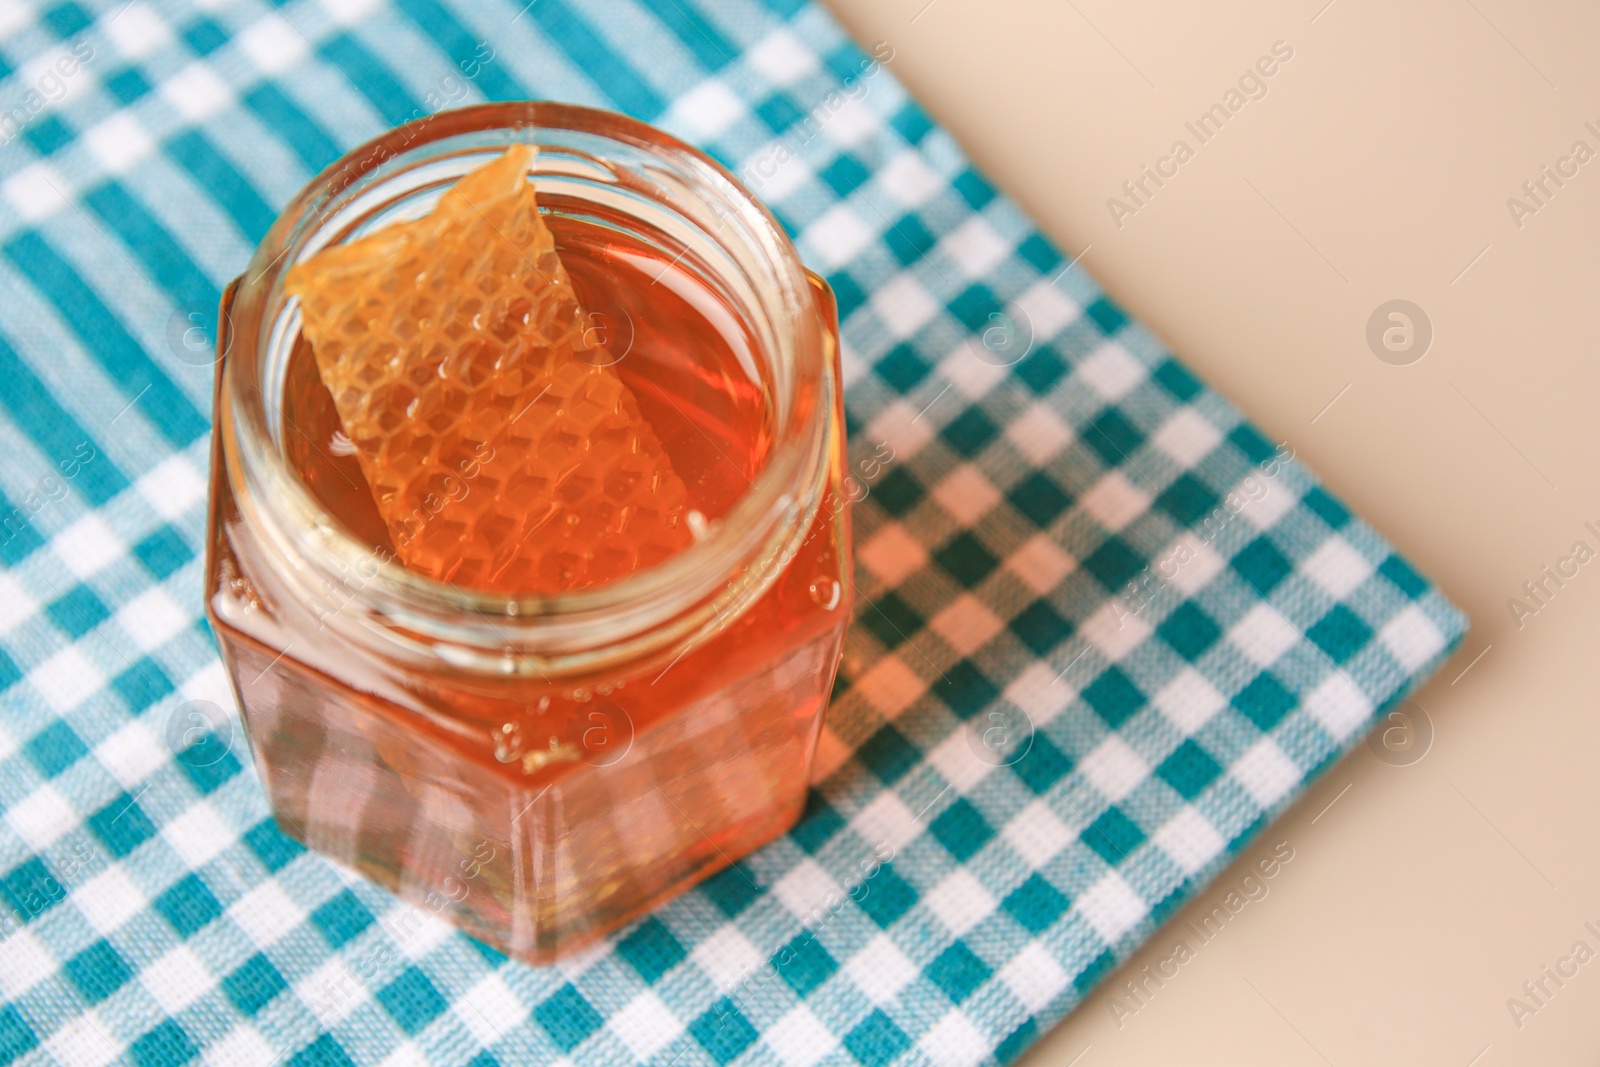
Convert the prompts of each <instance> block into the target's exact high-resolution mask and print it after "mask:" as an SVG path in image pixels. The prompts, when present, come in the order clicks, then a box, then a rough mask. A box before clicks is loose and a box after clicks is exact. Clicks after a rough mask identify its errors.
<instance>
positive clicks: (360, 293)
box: [288, 145, 692, 593]
mask: <svg viewBox="0 0 1600 1067" xmlns="http://www.w3.org/2000/svg"><path fill="white" fill-rule="evenodd" d="M533 156H534V150H533V148H532V147H531V146H527V145H518V146H515V147H512V148H510V149H508V150H507V151H506V153H505V154H504V155H503V156H500V157H499V158H498V159H495V160H494V161H492V162H490V163H487V164H485V165H483V166H481V167H479V168H477V169H476V170H474V171H472V172H471V173H469V174H467V175H466V176H465V177H463V178H462V179H461V180H460V181H458V182H457V183H456V184H455V185H454V186H452V187H451V188H450V189H449V190H448V191H447V192H446V193H445V194H444V195H443V196H442V197H441V198H440V199H439V203H438V206H437V207H436V208H435V209H434V210H433V212H432V213H431V214H429V215H427V216H425V217H423V218H420V219H416V220H413V221H408V222H402V223H397V224H395V225H391V226H388V227H385V228H384V229H382V230H379V231H378V232H376V233H374V234H371V235H370V236H367V237H363V238H361V239H359V240H356V241H351V242H349V243H347V244H341V245H334V246H332V247H329V248H327V249H325V250H323V251H321V252H318V253H317V254H316V255H314V256H312V257H310V258H309V259H307V260H306V261H305V262H302V263H300V264H298V265H296V266H295V267H294V269H293V270H291V271H290V273H289V278H288V291H289V292H290V293H291V294H292V295H294V296H297V297H299V299H300V305H301V314H302V318H303V330H304V332H305V336H306V338H307V340H309V341H310V343H311V347H312V351H313V353H314V354H315V357H316V362H317V368H318V372H319V373H320V375H321V377H322V382H323V384H324V385H326V386H327V388H328V391H329V392H330V393H331V394H332V395H333V400H334V406H335V408H336V409H337V410H338V413H339V419H340V422H341V423H342V424H343V428H344V434H345V436H346V437H348V438H349V440H350V443H351V445H352V446H353V448H354V449H355V453H356V456H357V458H358V459H359V461H360V464H361V469H362V472H363V473H364V474H365V475H366V477H367V481H368V482H369V483H370V484H371V487H372V493H373V499H374V501H375V502H376V504H377V507H378V512H379V514H381V515H382V517H383V520H384V523H385V525H386V526H387V527H388V530H389V534H390V537H391V538H392V539H393V541H394V544H395V548H396V551H397V553H398V555H399V557H400V560H401V562H402V563H404V564H405V565H406V566H407V567H409V568H411V569H412V570H414V571H417V572H418V573H421V574H424V575H427V576H428V577H431V578H436V579H441V580H444V581H449V582H452V583H455V584H459V585H465V586H472V587H476V588H481V589H492V590H498V591H502V592H516V593H554V592H561V591H565V590H571V589H579V588H583V587H585V586H590V585H595V584H598V583H600V582H604V581H609V580H612V579H615V578H620V577H622V576H624V575H627V574H629V573H632V572H633V571H635V570H638V569H639V568H641V567H647V566H650V565H652V564H654V563H657V562H659V561H661V560H663V559H665V558H667V557H668V556H670V555H672V554H673V553H675V552H677V551H679V550H680V549H682V548H684V547H685V546H686V545H688V544H689V542H690V541H691V540H692V536H691V533H690V531H689V528H688V524H687V522H686V521H685V509H686V507H687V503H688V494H687V491H686V489H685V488H684V484H683V481H682V479H680V478H679V477H678V475H677V474H676V473H675V472H674V471H673V469H672V464H671V462H670V461H669V459H668V457H667V455H666V453H665V452H664V451H663V450H662V448H661V443H660V441H659V440H657V438H656V435H655V433H654V432H653V431H652V430H651V428H650V424H649V423H648V422H646V421H645V419H644V418H643V417H642V416H641V414H640V412H639V405H638V403H637V401H636V400H635V399H634V396H633V393H632V392H631V391H630V390H629V389H628V387H627V386H626V385H625V384H624V383H623V381H622V379H621V378H619V377H618V376H617V374H616V371H615V370H614V369H613V368H612V367H610V366H609V365H608V364H610V363H611V360H610V358H609V356H607V355H606V354H605V352H604V350H603V349H601V348H599V346H596V345H591V344H587V343H586V338H585V332H584V331H585V327H586V325H587V321H588V320H587V318H586V317H585V315H584V313H583V311H582V309H581V308H580V307H579V305H578V299H577V295H576V294H575V293H574V291H573V288H572V283H571V281H570V280H569V278H568V277H567V273H566V270H565V268H563V267H562V265H561V260H560V259H559V258H558V257H557V255H556V250H555V241H554V239H553V237H552V236H551V233H550V230H549V228H548V227H547V226H546V225H545V223H544V220H543V219H542V218H541V217H540V215H539V210H538V205H537V203H536V201H535V199H534V189H533V184H532V183H531V182H530V181H529V180H528V177H527V176H528V171H529V168H530V166H531V164H532V162H533Z"/></svg>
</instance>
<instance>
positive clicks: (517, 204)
mask: <svg viewBox="0 0 1600 1067" xmlns="http://www.w3.org/2000/svg"><path fill="white" fill-rule="evenodd" d="M835 320H836V315H835V310H834V306H833V300H832V295H831V293H830V292H829V290H828V287H827V285H826V284H825V283H824V282H823V281H822V280H821V279H820V278H818V277H817V276H816V275H814V274H811V273H809V272H808V271H806V270H805V269H804V268H803V267H802V266H801V264H800V262H799V260H798V258H797V256H796V254H795V251H794V248H793V246H792V245H791V243H790V242H789V240H788V238H787V237H786V236H785V234H784V232H783V230H782V227H781V226H780V225H779V224H778V223H777V222H776V221H775V220H774V219H773V217H772V215H771V214H770V213H769V212H768V211H767V210H766V209H764V208H763V207H762V206H761V205H760V204H759V203H758V202H756V200H755V199H754V198H753V197H752V196H751V195H750V194H749V193H748V192H746V191H745V190H744V189H743V188H742V187H741V186H740V185H739V183H738V182H737V181H736V180H735V179H734V178H733V177H732V176H731V175H730V174H729V173H728V172H727V171H726V170H725V169H724V168H722V167H721V166H720V165H718V164H717V163H715V162H714V161H712V160H711V159H710V158H708V157H707V156H705V155H704V154H702V153H701V152H699V151H697V150H695V149H693V148H691V147H689V146H688V145H685V144H683V143H682V142H680V141H677V140H675V139H674V138H672V137H670V136H668V135H667V134H665V133H662V132H660V131H658V130H655V129H652V128H650V127H648V126H645V125H643V124H641V123H638V122H635V121H632V120H630V119H627V118H624V117H622V116H619V115H614V114H609V113H605V112H599V111H594V110H589V109H585V108H579V107H571V106H564V105H555V104H546V103H514V104H490V105H484V106H480V107H473V108H467V109H463V110H460V111H453V112H444V113H441V114H438V115H434V116H430V117H428V118H424V119H421V120H418V121H417V122H414V123H412V124H410V125H408V126H404V127H400V128H399V129H396V130H393V131H391V132H390V133H388V134H386V135H384V136H383V137H380V138H378V139H377V140H375V141H373V142H371V143H369V144H367V145H364V146H362V147H361V148H358V149H356V150H355V151H353V152H351V153H350V154H349V155H347V156H346V157H344V158H343V159H341V160H340V161H338V162H337V163H336V164H334V165H333V166H332V167H330V168H329V169H328V170H327V171H326V172H324V173H323V174H322V175H321V176H319V177H318V178H317V179H316V180H315V181H314V182H313V183H312V184H311V185H310V186H309V187H308V188H307V189H306V190H305V191H304V192H302V193H301V194H300V195H299V196H298V197H297V198H296V199H295V200H294V201H293V202H292V203H291V204H290V205H289V206H288V208H287V209H286V210H285V211H284V213H283V215H282V216H281V217H280V218H279V220H278V221H277V223H276V224H275V225H274V226H273V228H272V229H271V231H270V232H269V233H268V234H267V236H266V238H265V240H264V241H263V242H262V245H261V247H260V248H259V249H258V250H257V252H256V254H255V258H254V260H253V261H252V263H251V264H250V267H249V269H248V270H247V271H246V273H245V274H244V275H242V276H241V277H240V278H239V279H238V280H237V281H235V282H234V283H233V285H232V286H230V287H229V289H228V292H227V294H226V296H225V297H224V300H223V314H222V329H221V330H220V331H219V361H218V365H217V366H218V371H217V392H216V406H215V411H216V428H215V432H214V437H213V462H212V480H211V503H210V520H209V529H208V536H207V569H206V583H207V589H206V592H207V598H208V603H207V612H208V616H209V618H210V621H211V624H212V627H213V628H214V630H215V632H216V635H217V638H218V644H219V646H220V648H221V651H222V657H223V661H224V663H225V664H226V667H227V670H228V674H229V676H230V678H231V680H232V683H233V686H234V690H235V694H236V696H237V698H238V702H239V706H240V709H241V712H242V715H243V718H244V722H245V725H246V728H247V733H248V736H249V738H250V742H251V747H252V752H253V755H254V759H255V765H256V769H257V771H258V773H259V775H260V778H261V781H262V783H263V785H264V786H265V788H266V791H267V794H268V796H269V798H270V802H271V805H272V808H273V811H274V813H275V815H276V817H277V821H278V823H279V825H280V826H281V827H282V828H283V829H284V830H285V831H286V832H287V833H289V834H291V835H292V836H294V837H296V838H298V839H300V840H301V841H303V842H304V843H305V844H306V845H307V846H309V847H311V848H313V849H316V850H317V851H319V852H321V853H323V854H324V855H326V856H327V857H329V858H330V859H332V860H334V861H336V862H338V863H340V864H343V865H345V866H348V867H350V868H353V869H355V870H357V871H360V872H361V873H363V874H365V875H366V876H367V877H369V878H371V879H372V880H373V881H375V882H377V883H378V884H380V885H382V886H384V887H386V888H388V889H390V890H392V891H394V892H395V893H397V894H399V895H400V896H402V897H404V898H407V899H409V900H412V901H414V902H417V903H419V904H422V905H424V906H425V907H427V908H428V909H430V910H432V911H434V912H435V913H437V914H439V915H441V916H442V917H444V918H447V919H449V920H451V921H452V922H454V923H455V924H456V925H458V926H459V927H461V928H462V929H463V930H465V931H466V932H468V933H469V934H471V935H473V936H475V937H478V938H480V939H482V940H484V941H486V942H488V943H489V944H491V945H494V946H496V947H497V948H499V949H501V950H503V951H505V952H507V953H510V954H512V955H515V956H517V957H520V958H522V959H524V960H528V961H531V962H546V961H549V960H551V959H553V958H555V957H557V956H559V955H561V954H563V953H566V952H570V951H572V950H573V949H575V948H577V947H580V946H582V945H583V944H585V943H587V942H589V941H591V940H593V939H595V938H597V937H599V936H602V935H604V934H605V933H607V932H608V931H610V930H613V929H615V928H616V927H618V926H619V925H621V924H623V923H626V922H628V921H629V920H630V919H633V918H635V917H637V916H639V915H640V914H641V913H642V912H644V911H645V910H647V909H649V908H651V907H652V906H654V905H655V904H657V903H659V902H661V901H663V900H665V899H667V898H668V897H670V896H672V895H673V894H675V893H678V892H680V891H682V890H683V889H685V888H686V887H688V886H691V885H693V884H695V883H696V882H698V881H699V880H701V879H703V878H705V877H707V876H708V875H710V874H712V873H714V872H716V871H717V870H719V869H721V868H723V867H725V866H727V865H729V864H731V863H733V862H735V861H736V860H738V859H739V858H740V857H741V856H743V855H744V854H746V853H748V852H749V851H751V850H752V849H755V848H757V847H758V846H760V845H761V844H763V843H765V842H767V841H769V840H771V839H772V838H773V837H775V836H777V835H779V834H781V833H783V832H785V831H786V830H787V829H788V828H789V827H790V826H791V825H792V824H793V823H794V822H795V820H796V819H797V818H798V817H799V814H800V812H801V810H802V808H803V806H804V803H805V795H806V789H807V781H808V777H809V773H810V769H811V764H812V759H813V756H814V753H815V750H816V745H817V739H818V734H819V731H820V729H821V724H822V716H823V711H824V708H825V706H826V704H827V701H828V696H829V693H830V691H831V689H832V685H833V678H834V673H835V670H836V668H837V665H838V659H839V650H840V643H841V640H842V637H843V632H844V628H845V625H846V622H847V620H848V617H849V612H850V601H851V597H850V537H849V533H850V527H849V512H848V504H849V501H848V497H847V494H846V491H845V486H844V471H845V465H844V464H845V461H844V449H845V441H844V421H843V404H842V398H841V394H840V387H841V386H840V373H839V352H838V330H837V323H836V321H835Z"/></svg>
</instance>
